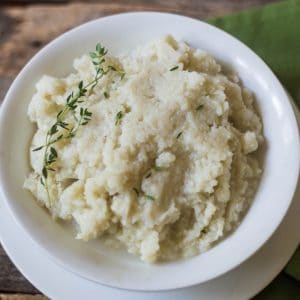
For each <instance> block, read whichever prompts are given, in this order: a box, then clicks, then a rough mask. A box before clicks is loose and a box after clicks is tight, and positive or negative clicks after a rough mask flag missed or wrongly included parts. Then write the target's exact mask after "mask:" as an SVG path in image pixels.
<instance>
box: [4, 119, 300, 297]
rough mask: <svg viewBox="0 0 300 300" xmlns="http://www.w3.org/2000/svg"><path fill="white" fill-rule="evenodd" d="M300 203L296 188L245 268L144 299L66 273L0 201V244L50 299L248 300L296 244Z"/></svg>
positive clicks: (242, 265) (273, 272)
mask: <svg viewBox="0 0 300 300" xmlns="http://www.w3.org/2000/svg"><path fill="white" fill-rule="evenodd" d="M298 115H299V114H298ZM299 120H300V118H299ZM299 199H300V185H299V183H298V188H297V192H296V193H295V196H294V200H293V202H292V204H291V206H290V208H289V211H288V213H287V214H286V216H285V218H284V220H283V222H282V223H281V224H280V226H279V228H278V229H277V230H276V232H275V233H274V234H273V235H272V237H271V238H270V240H269V241H268V242H267V243H266V244H265V245H264V246H263V247H262V248H261V249H260V250H259V251H258V252H257V253H256V254H255V255H253V256H252V257H251V258H250V259H248V260H247V261H246V262H244V263H242V264H241V265H240V266H238V267H237V268H235V269H234V270H232V271H230V272H228V273H226V274H225V275H223V276H220V277H219V278H217V279H214V280H210V281H209V282H206V283H203V284H200V285H197V286H194V287H190V288H184V289H180V290H175V291H169V292H147V293H145V292H134V291H124V290H119V289H113V288H110V287H106V286H103V285H100V284H97V283H95V282H92V281H90V280H86V279H83V278H82V277H79V276H76V275H75V274H74V273H71V272H68V271H67V270H65V269H63V268H62V267H60V266H58V265H57V264H56V263H55V262H53V260H52V259H51V258H50V257H49V256H46V255H45V252H44V251H43V250H42V249H41V248H40V247H39V246H38V245H37V244H36V243H34V242H33V241H32V240H31V239H30V238H29V235H28V233H26V232H25V231H24V230H23V229H22V228H21V227H20V226H17V225H16V223H15V221H14V220H13V218H12V215H11V213H10V211H9V210H8V208H7V205H5V203H4V201H3V199H1V198H0V219H1V226H0V241H1V243H2V245H3V247H4V248H5V250H6V251H7V253H8V254H9V256H10V258H11V259H12V260H13V262H14V263H15V264H16V266H17V267H18V268H19V270H20V271H21V272H22V273H23V275H25V276H26V278H27V279H28V280H29V281H30V282H31V283H32V284H33V285H34V286H35V287H36V288H38V289H39V290H41V291H42V292H43V293H44V294H45V295H47V296H48V297H49V298H50V299H72V300H81V299H95V295H97V297H98V298H103V299H110V300H119V299H122V300H140V299H143V300H153V299H155V300H165V299H172V300H183V299H188V300H199V299H205V300H220V299H223V300H241V299H250V298H252V297H253V296H254V295H255V294H257V293H258V292H259V291H260V290H261V289H263V288H264V287H265V286H266V285H267V284H268V283H269V282H270V281H271V280H272V279H273V278H274V277H275V276H276V275H277V274H278V273H279V272H280V270H281V269H282V268H283V267H284V266H285V264H286V263H287V261H288V259H289V258H290V257H291V255H292V253H293V252H294V251H295V249H296V248H297V245H298V244H299V240H300V232H299V230H298V228H299V226H300V219H299V214H300V201H298V200H299ZM58 274H59V276H58ZM62 286H63V287H64V288H61V287H62Z"/></svg>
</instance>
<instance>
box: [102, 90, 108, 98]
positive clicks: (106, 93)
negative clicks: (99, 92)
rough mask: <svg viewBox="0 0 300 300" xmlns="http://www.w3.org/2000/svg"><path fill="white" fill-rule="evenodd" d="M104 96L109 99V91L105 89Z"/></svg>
mask: <svg viewBox="0 0 300 300" xmlns="http://www.w3.org/2000/svg"><path fill="white" fill-rule="evenodd" d="M103 96H104V97H105V99H108V98H109V93H108V92H106V91H105V92H104V93H103Z"/></svg>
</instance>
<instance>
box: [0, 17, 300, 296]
mask: <svg viewBox="0 0 300 300" xmlns="http://www.w3.org/2000/svg"><path fill="white" fill-rule="evenodd" d="M167 33H170V34H173V35H174V36H175V37H176V38H179V39H180V38H182V39H184V40H185V41H187V42H189V43H190V44H191V45H192V46H194V47H198V48H202V49H205V50H207V51H208V52H210V53H212V54H213V55H214V56H215V57H216V58H218V59H219V60H220V61H222V62H225V63H226V64H229V65H231V66H232V67H233V68H234V69H235V70H236V71H237V72H238V74H239V76H240V78H242V80H243V82H244V84H245V86H247V87H248V88H250V89H251V90H252V91H254V92H255V95H256V97H257V102H258V106H259V109H260V111H261V114H262V118H263V123H264V135H265V137H266V142H267V153H266V157H265V162H264V174H263V177H262V180H261V183H260V187H259V190H258V192H257V195H256V197H255V200H254V202H253V204H252V206H251V208H250V210H249V212H248V213H247V215H246V217H245V218H244V220H243V222H242V224H241V225H240V226H239V227H238V229H237V230H236V231H235V232H234V233H233V234H232V235H231V236H229V237H228V238H226V239H225V240H224V241H222V242H221V243H219V244H218V245H216V246H215V247H214V248H212V249H211V250H210V251H208V252H206V253H204V254H202V255H200V256H197V257H194V258H191V259H188V260H185V261H177V262H172V263H167V264H160V265H146V264H145V263H142V262H140V261H138V259H137V258H136V257H133V256H130V255H129V254H126V253H125V251H123V250H121V251H120V250H112V249H108V248H106V247H105V246H104V245H102V244H101V243H100V242H99V241H94V242H89V243H84V242H79V241H76V240H74V239H73V235H74V232H73V230H72V228H71V227H65V226H63V225H62V224H60V223H54V222H53V220H52V219H51V218H50V217H49V215H48V214H47V212H46V211H45V210H43V209H41V208H40V207H39V206H38V205H37V204H36V202H35V201H34V200H33V197H32V196H31V195H30V194H29V193H28V192H26V191H24V190H23V189H22V184H23V180H24V178H25V175H26V174H27V172H28V162H27V160H28V159H27V156H28V144H29V141H30V138H31V135H32V133H33V128H32V126H31V125H30V123H29V121H28V120H27V117H26V109H27V105H28V102H29V101H30V98H31V96H32V94H33V91H34V83H35V82H36V81H37V80H38V78H39V77H40V76H41V75H43V74H45V73H47V74H50V75H55V76H62V75H66V74H67V73H68V72H70V71H71V69H70V66H71V64H72V61H73V59H74V58H75V57H76V56H79V55H81V54H83V53H85V52H88V51H89V50H90V49H92V48H93V47H94V45H95V44H96V42H98V41H101V42H102V43H103V44H104V45H106V46H107V47H108V48H109V49H110V51H111V52H112V53H113V54H118V53H119V52H121V51H124V50H129V49H131V48H134V47H135V46H136V45H138V44H141V43H145V42H147V41H149V40H150V39H152V38H156V37H158V36H162V35H164V34H167ZM299 155H300V146H299V131H298V127H297V124H296V119H295V116H294V114H293V111H292V108H291V105H290V103H289V101H288V97H287V95H286V93H285V92H284V90H283V88H282V86H281V85H280V83H279V81H278V80H277V79H276V77H275V76H274V75H273V73H272V72H271V71H270V70H269V68H268V67H267V66H266V65H265V64H264V63H263V62H262V61H261V60H260V59H259V58H258V57H257V56H256V55H255V54H254V53H253V52H252V51H251V50H249V49H248V48H247V47H246V46H244V45H243V44H242V43H240V42H239V41H237V40H236V39H234V38H233V37H231V36H229V35H228V34H226V33H224V32H223V31H221V30H218V29H216V28H214V27H212V26H210V25H208V24H206V23H203V22H200V21H197V20H194V19H190V18H186V17H182V16H176V15H170V14H161V13H130V14H122V15H116V16H111V17H106V18H102V19H98V20H95V21H92V22H89V23H87V24H84V25H82V26H80V27H78V28H75V29H73V30H71V31H70V32H68V33H66V34H64V35H62V36H61V37H59V38H58V39H56V40H54V41H53V42H52V43H50V44H49V45H48V46H46V47H45V48H44V49H42V50H41V51H40V52H39V53H38V54H37V55H36V56H35V57H34V58H33V59H32V60H31V61H30V62H29V63H28V64H27V65H26V67H25V68H24V69H23V70H22V71H21V73H20V74H19V76H18V77H17V78H16V80H15V81H14V83H13V84H12V86H11V88H10V90H9V91H8V93H7V96H6V98H5V101H4V103H3V107H2V111H1V119H0V179H1V191H2V193H3V196H4V198H5V199H6V201H7V204H8V206H9V208H10V210H11V212H12V214H13V216H14V217H15V219H16V220H17V222H18V223H19V224H20V225H21V226H22V227H23V228H24V229H25V230H26V231H27V232H28V233H29V235H30V236H31V237H32V239H33V240H34V241H35V242H37V243H38V245H40V246H41V247H43V248H44V249H45V250H47V252H48V253H49V254H51V256H52V257H53V258H55V259H56V261H57V262H59V263H60V264H61V265H63V266H64V267H66V268H67V269H69V270H71V271H73V272H75V273H77V274H79V275H81V276H83V277H86V278H88V279H91V280H94V281H97V282H100V283H103V284H107V285H111V286H114V287H120V288H126V289H136V290H152V291H153V290H165V289H175V288H180V287H186V286H190V285H194V284H197V283H201V282H204V281H207V280H210V279H212V278H215V277H217V276H220V275H221V274H224V273H225V272H227V271H229V270H231V269H232V268H234V267H236V266H237V265H239V264H240V263H242V262H243V261H245V260H246V259H247V258H248V257H249V256H251V255H252V254H253V253H255V252H256V251H257V250H258V249H259V248H260V247H261V246H262V245H263V244H264V243H265V242H266V241H267V240H268V238H269V237H270V236H271V234H272V233H273V232H274V231H275V229H276V228H277V227H278V225H279V224H280V222H281V220H282V219H283V217H284V215H285V213H286V212H287V209H288V207H289V204H290V202H291V199H292V197H293V194H294V191H295V188H296V183H297V180H298V174H299ZM170 274H172V276H170Z"/></svg>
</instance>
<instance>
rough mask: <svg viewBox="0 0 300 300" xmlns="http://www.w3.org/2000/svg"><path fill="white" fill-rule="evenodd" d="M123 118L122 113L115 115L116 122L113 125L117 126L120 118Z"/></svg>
mask: <svg viewBox="0 0 300 300" xmlns="http://www.w3.org/2000/svg"><path fill="white" fill-rule="evenodd" d="M123 117H124V113H123V112H122V111H119V112H118V113H117V114H116V120H115V125H116V126H117V125H119V124H120V123H121V121H122V118H123Z"/></svg>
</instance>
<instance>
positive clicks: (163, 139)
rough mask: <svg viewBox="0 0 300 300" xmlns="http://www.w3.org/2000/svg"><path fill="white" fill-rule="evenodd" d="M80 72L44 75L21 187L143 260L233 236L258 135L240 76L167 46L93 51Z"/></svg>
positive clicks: (256, 173)
mask: <svg viewBox="0 0 300 300" xmlns="http://www.w3.org/2000/svg"><path fill="white" fill-rule="evenodd" d="M101 51H102V52H101ZM100 52H101V53H102V56H103V57H102V58H100V57H99V55H98V56H97V53H98V54H99V53H100ZM104 56H105V58H104ZM103 59H104V60H103ZM95 62H96V63H95ZM74 68H75V70H76V72H74V73H71V74H70V75H69V76H67V77H66V78H54V77H50V76H46V75H45V76H43V77H42V78H41V79H40V81H39V82H38V83H37V85H36V93H35V95H34V96H33V98H32V100H31V102H30V105H29V108H28V116H29V118H30V120H31V121H32V122H34V123H36V126H37V130H36V132H35V134H34V137H33V140H32V145H31V147H30V150H31V151H30V162H31V166H32V172H31V173H30V174H29V176H28V178H27V179H26V180H25V183H24V186H25V188H27V189H28V190H30V191H31V192H32V193H33V195H34V196H35V197H36V199H37V200H38V201H39V202H40V203H42V204H43V205H44V206H46V207H47V208H48V209H49V211H50V212H51V214H52V215H53V216H54V217H55V218H61V219H64V220H71V219H74V220H75V222H76V223H77V225H78V227H77V228H78V233H77V236H76V238H78V239H83V240H90V239H95V238H98V237H101V236H102V238H103V239H106V240H109V241H110V244H111V241H116V243H117V241H118V243H119V242H121V243H122V244H124V245H125V247H126V248H127V250H128V251H129V252H130V253H134V254H136V255H139V256H140V257H141V259H142V260H144V261H147V262H156V261H162V260H172V259H177V258H180V257H188V256H192V255H196V254H198V253H201V252H203V251H206V250H208V249H209V248H210V247H211V246H212V245H213V244H214V243H215V242H216V241H218V240H220V239H221V238H222V237H224V236H225V235H226V234H227V233H229V232H230V231H232V230H233V229H234V228H236V227H237V226H238V224H239V223H240V221H241V217H242V215H243V213H244V212H245V210H246V209H247V207H248V206H249V204H250V203H251V200H252V198H253V197H254V193H255V189H256V186H257V183H258V180H259V177H260V173H261V170H260V168H259V165H258V160H257V159H256V158H255V155H254V154H255V153H253V152H255V151H256V150H257V148H258V147H259V145H261V143H262V142H263V137H262V133H261V132H262V124H261V121H260V119H259V117H258V115H257V113H256V112H255V110H254V108H253V96H252V95H251V93H250V92H249V91H248V90H246V89H244V88H242V87H241V85H240V83H239V80H238V78H237V76H232V75H230V76H229V75H228V76H227V75H226V74H225V73H223V72H222V71H221V67H220V65H219V64H218V63H217V62H216V61H215V59H214V58H213V57H212V56H210V55H209V54H207V53H205V52H203V51H200V50H198V49H193V48H191V47H189V46H188V45H187V44H186V43H184V42H178V41H176V40H175V39H173V38H172V37H171V36H166V37H165V38H163V39H159V40H156V41H154V42H151V43H149V44H148V45H145V46H142V47H138V48H137V49H136V50H134V51H133V52H131V53H129V54H124V55H122V56H120V57H112V56H110V55H109V54H108V53H107V52H106V50H105V49H104V48H103V49H102V47H101V46H97V48H96V51H95V53H94V54H90V56H88V55H84V56H82V57H81V58H78V59H76V60H75V61H74ZM99 68H102V70H103V71H104V72H106V73H105V76H97V72H98V75H99V74H100V71H99ZM108 70H109V71H108ZM125 74H126V75H125ZM91 82H93V83H92V84H90V83H91ZM78 93H81V94H82V93H83V95H81V96H80V97H79V98H78V99H79V100H80V102H79V101H77V102H76V101H75V102H74V103H72V101H73V100H74V97H75V98H76V97H77V95H78ZM70 95H71V96H70ZM68 97H70V98H69V100H68V101H66V99H68ZM72 99H73V100H72ZM78 99H77V100H78ZM81 101H82V102H81ZM70 102H71V104H72V105H70ZM74 104H75V106H76V107H74ZM66 107H68V108H67V109H66ZM66 110H67V111H66ZM54 125H55V126H54ZM83 125H84V126H83ZM67 136H69V137H68V138H67ZM52 142H53V143H52ZM46 148H47V149H46ZM32 150H36V151H32ZM149 174H150V176H149ZM45 185H46V187H47V188H45Z"/></svg>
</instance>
